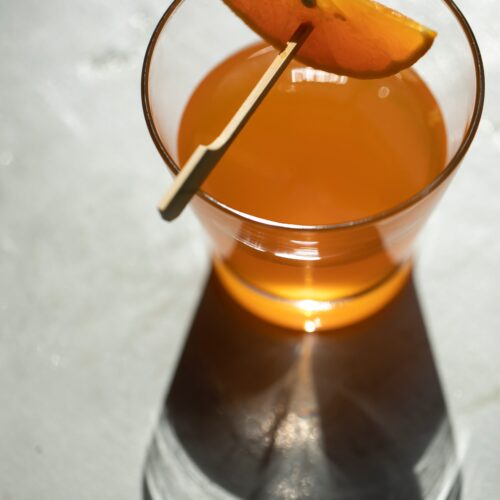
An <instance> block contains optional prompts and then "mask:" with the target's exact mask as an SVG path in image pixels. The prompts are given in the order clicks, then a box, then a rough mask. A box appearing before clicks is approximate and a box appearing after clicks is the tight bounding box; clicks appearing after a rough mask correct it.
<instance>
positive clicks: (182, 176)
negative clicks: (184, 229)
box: [158, 23, 313, 221]
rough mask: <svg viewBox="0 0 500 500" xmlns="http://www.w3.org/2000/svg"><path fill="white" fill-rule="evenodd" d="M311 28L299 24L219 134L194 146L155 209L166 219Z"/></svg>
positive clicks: (185, 199)
mask: <svg viewBox="0 0 500 500" xmlns="http://www.w3.org/2000/svg"><path fill="white" fill-rule="evenodd" d="M312 29H313V28H312V26H311V25H310V24H306V23H304V24H301V25H300V26H299V28H298V29H297V31H296V32H295V33H294V34H293V36H292V38H290V40H289V41H288V43H287V44H286V47H285V48H284V49H283V51H282V52H280V53H279V54H278V55H277V56H276V58H275V59H274V61H273V62H272V63H271V65H270V66H269V68H268V69H267V70H266V72H265V73H264V75H263V76H262V78H261V79H260V80H259V82H258V83H257V85H256V86H255V87H254V89H253V90H252V92H250V94H249V95H248V97H247V98H246V99H245V102H244V103H243V104H242V105H241V107H240V109H239V110H238V111H237V112H236V114H235V115H234V116H233V118H232V119H231V120H230V122H229V123H228V124H227V125H226V128H225V129H224V130H223V131H222V133H221V134H220V135H219V136H218V137H217V138H216V139H215V140H214V141H213V142H212V143H210V144H209V145H208V146H205V145H200V146H198V147H197V148H196V149H195V151H194V153H193V154H192V155H191V157H190V158H189V160H188V161H187V162H186V164H185V165H184V167H183V168H182V170H181V171H180V172H179V173H178V174H177V176H176V177H175V180H174V183H173V185H172V187H171V188H170V190H169V191H168V192H167V193H166V194H165V196H164V197H163V198H162V199H161V201H160V204H159V205H158V210H159V211H160V214H161V216H162V217H163V218H164V219H165V220H167V221H171V220H173V219H175V218H176V217H177V216H178V215H180V213H181V212H182V211H183V210H184V208H185V207H186V205H187V204H188V203H189V202H190V200H191V198H192V197H193V196H194V195H195V194H196V193H197V192H198V189H199V188H200V186H201V185H202V184H203V182H204V181H205V179H206V178H207V177H208V175H209V174H210V172H211V171H212V169H213V168H214V167H215V165H217V162H218V161H219V160H220V159H221V158H222V156H223V154H224V153H225V152H226V151H227V149H228V148H229V146H230V145H231V144H232V142H233V141H234V140H235V139H236V137H237V136H238V134H239V133H240V131H241V130H242V129H243V127H244V126H245V124H246V123H247V121H248V120H249V119H250V117H251V116H252V114H253V113H254V111H255V110H256V109H257V107H258V106H259V104H260V103H261V102H262V100H263V99H264V97H266V95H267V94H268V92H269V91H270V90H271V88H272V87H273V85H274V83H275V82H276V80H278V78H279V77H280V76H281V74H282V73H283V71H284V70H285V69H286V67H287V66H288V64H289V63H290V62H291V60H292V59H293V57H294V55H295V54H296V53H297V51H298V50H299V49H300V47H301V46H302V45H303V43H304V42H305V41H306V39H307V37H308V36H309V34H310V33H311V31H312Z"/></svg>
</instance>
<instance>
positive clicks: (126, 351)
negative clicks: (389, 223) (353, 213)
mask: <svg viewBox="0 0 500 500" xmlns="http://www.w3.org/2000/svg"><path fill="white" fill-rule="evenodd" d="M459 5H460V6H461V7H462V8H463V10H464V12H465V14H466V15H467V17H468V18H469V20H470V22H471V24H472V26H473V28H474V29H475V31H476V33H477V36H478V39H479V43H480V45H481V47H482V51H483V56H484V60H485V64H486V71H487V80H488V95H487V102H486V108H485V113H484V120H483V123H482V125H481V128H480V131H479V134H478V137H477V140H476V142H475V143H474V145H473V147H472V149H471V151H470V153H469V155H468V157H467V159H466V160H465V161H464V163H463V165H462V168H461V171H460V173H459V174H458V175H457V177H456V178H455V180H454V183H453V185H452V187H451V189H450V190H449V192H448V193H447V195H446V196H445V198H444V200H443V201H442V203H441V204H440V206H439V209H438V210H437V212H436V213H435V215H434V216H433V218H432V220H431V222H430V224H429V226H428V228H427V231H426V235H425V245H424V246H423V251H422V253H421V256H420V259H419V263H418V268H417V276H418V288H419V295H420V298H421V301H422V303H423V305H424V311H425V317H426V321H427V324H428V327H429V333H430V336H431V340H432V343H433V347H434V352H435V356H436V359H437V364H438V368H439V371H440V374H441V377H442V383H443V386H444V388H445V392H446V396H447V399H448V404H449V406H450V413H451V419H452V421H453V423H454V426H455V430H456V434H457V440H458V443H459V447H460V451H461V452H462V454H463V456H464V464H463V471H462V472H463V476H464V493H463V500H495V499H496V498H499V497H500V475H499V474H498V471H499V470H500V369H499V368H498V366H499V359H500V285H499V279H500V195H499V193H500V168H499V165H500V90H499V89H500V59H499V58H498V50H500V39H499V38H498V28H499V26H500V4H499V3H498V2H496V1H495V0H481V1H480V2H479V3H478V2H477V1H475V0H461V1H460V2H459ZM164 9H165V2H161V1H159V0H142V1H141V2H139V1H138V0H124V1H122V2H111V1H106V2H102V1H100V0H87V1H86V2H67V1H63V0H47V1H46V2H37V1H35V0H24V1H23V2H14V1H12V0H10V1H9V0H3V1H2V2H1V3H0V55H1V60H2V63H1V71H0V500H32V499H33V498H37V499H38V500H67V499H71V500H86V499H89V500H95V499H100V500H101V499H102V500H106V499H110V500H111V499H113V500H115V499H118V498H119V499H120V500H129V499H130V500H137V499H139V498H140V490H141V474H142V465H143V460H144V454H145V449H146V446H147V443H148V441H149V439H150V436H151V432H152V430H153V428H154V424H155V420H156V417H157V412H158V409H159V407H160V405H161V401H162V397H163V393H164V391H165V388H166V387H167V385H168V379H169V377H170V375H171V371H172V366H173V363H174V362H175V360H176V358H177V355H178V350H179V348H180V346H181V344H182V337H183V333H184V332H185V331H186V329H187V326H188V322H189V318H190V316H191V312H192V310H193V307H194V306H195V303H196V297H197V295H198V293H199V291H200V287H201V285H202V283H203V280H204V273H205V270H206V269H207V264H208V262H207V256H206V249H205V242H204V237H203V234H202V232H201V229H200V227H199V226H198V224H197V222H196V221H195V219H194V217H193V216H192V214H191V213H188V214H186V215H185V216H183V217H182V219H181V220H180V221H179V222H176V223H174V224H172V225H171V226H168V227H167V226H166V225H165V224H164V223H163V222H162V221H161V220H160V218H159V217H158V216H157V213H156V211H155V209H154V205H155V203H156V201H157V199H158V197H159V195H160V194H161V193H162V190H163V187H164V185H165V182H166V181H167V174H166V173H165V170H164V167H163V165H162V162H161V160H160V158H159V156H158V155H157V153H156V151H155V149H154V146H153V144H152V142H151V140H150V138H149V136H148V134H147V131H146V127H145V124H144V120H143V116H142V110H141V105H140V96H139V80H140V69H141V63H142V57H143V53H144V50H145V46H146V43H147V40H148V38H149V34H150V32H151V31H152V28H153V26H154V24H155V23H156V20H157V19H158V18H159V16H160V14H161V13H162V11H163V10H164Z"/></svg>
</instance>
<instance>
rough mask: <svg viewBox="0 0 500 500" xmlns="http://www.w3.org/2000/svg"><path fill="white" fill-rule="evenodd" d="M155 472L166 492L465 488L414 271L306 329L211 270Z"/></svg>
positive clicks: (373, 493) (310, 494)
mask: <svg viewBox="0 0 500 500" xmlns="http://www.w3.org/2000/svg"><path fill="white" fill-rule="evenodd" d="M145 480H146V483H147V485H148V487H147V488H145V490H146V493H145V495H146V497H145V498H152V499H154V500H159V499H175V500H183V499H194V498H196V499H200V500H202V499H204V498H206V499H234V498H236V499H251V500H271V499H280V500H281V499H282V500H305V499H313V500H330V499H332V500H333V499H335V500H337V499H340V500H343V499H356V500H357V499H360V500H372V499H373V500H378V499H381V500H389V499H394V500H399V499H401V500H428V499H433V500H434V499H436V500H438V499H439V500H440V499H451V498H453V499H456V498H459V497H460V473H459V469H458V465H457V459H456V453H455V446H454V442H453V436H452V430H451V425H450V422H449V419H448V412H447V408H446V403H445V400H444V397H443V392H442V387H441V383H440V380H439V375H438V372H437V370H436V365H435V362H434V358H433V355H432V351H431V346H430V344H429V339H428V334H427V330H426V326H425V323H424V320H423V317H422V312H421V309H420V305H419V301H418V297H417V294H416V292H415V287H414V284H413V280H410V281H409V282H408V283H407V285H406V286H405V287H404V289H403V290H402V292H401V293H400V294H399V295H398V296H397V297H396V298H395V299H394V300H393V301H392V302H391V303H390V304H389V305H388V306H387V307H385V308H384V309H383V310H381V311H380V312H379V313H377V314H376V315H374V316H372V317H371V318H369V319H368V320H366V321H364V322H362V323H358V324H357V325H353V326H351V327H347V328H343V329H341V330H335V331H331V332H322V333H321V334H307V333H300V332H295V331H290V330H286V329H283V328H280V327H277V326H274V325H271V324H268V323H266V322H264V321H261V320H259V319H257V318H256V317H254V316H252V315H250V314H249V313H248V312H246V311H245V310H244V309H242V308H241V307H240V306H239V305H237V304H236V303H235V302H234V301H233V300H232V299H231V298H230V296H228V295H227V293H226V292H225V290H224V289H223V288H222V286H221V285H220V283H219V282H218V280H217V278H216V277H215V275H214V274H213V273H212V275H211V276H210V279H209V280H208V282H207V285H206V288H205V291H204V294H203V297H202V299H201V302H200V304H199V307H198V310H197V312H196V315H195V318H194V321H193V323H192V326H191V329H190V332H189V334H188V337H187V340H186V344H185V348H184V351H183V353H182V356H181V359H180V361H179V364H178V367H177V370H176V373H175V376H174V378H173V382H172V385H171V387H170V390H169V392H168V395H167V397H166V400H165V405H164V411H163V414H162V416H161V419H160V422H159V425H158V428H157V431H156V435H155V439H154V440H153V443H152V445H151V448H150V452H149V455H148V459H147V463H146V472H145ZM149 495H151V496H149Z"/></svg>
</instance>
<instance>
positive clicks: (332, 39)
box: [224, 0, 436, 78]
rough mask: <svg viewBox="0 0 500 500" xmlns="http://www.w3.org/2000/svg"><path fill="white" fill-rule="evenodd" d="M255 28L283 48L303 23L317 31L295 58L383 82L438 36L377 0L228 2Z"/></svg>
mask: <svg viewBox="0 0 500 500" xmlns="http://www.w3.org/2000/svg"><path fill="white" fill-rule="evenodd" d="M224 2H225V3H226V4H227V5H228V6H229V7H230V8H231V9H233V11H234V12H235V13H236V14H238V15H239V16H240V17H241V18H242V19H243V20H244V21H245V22H246V23H247V24H248V25H249V26H250V27H251V28H252V29H254V30H255V31H256V32H257V33H259V34H260V35H261V36H262V37H263V38H265V39H266V40H268V41H269V42H270V43H272V44H273V45H274V46H276V47H279V48H281V47H283V46H284V45H285V43H286V42H287V41H288V40H289V38H290V37H291V36H292V34H293V33H294V32H295V30H296V29H297V28H298V26H299V25H300V24H301V23H310V24H312V25H313V26H314V30H313V31H312V33H311V35H310V36H309V38H308V39H307V41H306V42H305V44H304V46H303V47H302V49H301V50H300V52H299V54H298V56H297V59H299V60H300V61H302V62H304V63H305V64H307V65H309V66H313V67H315V68H318V69H322V70H324V71H328V72H331V73H337V74H339V75H347V76H352V77H356V78H379V77H383V76H388V75H391V74H395V73H397V72H398V71H400V70H402V69H404V68H408V67H409V66H411V65H412V64H414V63H415V62H416V61H417V60H418V59H420V57H422V56H423V55H424V54H425V53H426V52H427V51H428V50H429V48H430V47H431V45H432V43H433V41H434V38H435V37H436V33H435V32H434V31H432V30H430V29H428V28H426V27H425V26H422V25H421V24H419V23H417V22H416V21H413V20H412V19H410V18H408V17H406V16H404V15H402V14H400V13H399V12H396V11H394V10H392V9H389V8H388V7H385V6H383V5H381V4H379V3H377V2H374V1H373V0H224Z"/></svg>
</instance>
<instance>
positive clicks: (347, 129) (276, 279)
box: [179, 44, 446, 329]
mask: <svg viewBox="0 0 500 500" xmlns="http://www.w3.org/2000/svg"><path fill="white" fill-rule="evenodd" d="M275 55H276V51H275V50H274V49H273V48H271V47H269V46H267V45H263V44H258V45H255V46H252V47H249V48H247V49H244V50H242V51H240V52H238V53H237V54H235V55H233V56H232V57H230V58H228V59H227V60H225V61H224V62H223V63H222V64H220V65H219V66H217V67H216V68H215V69H214V70H213V71H211V72H210V73H209V74H208V75H207V76H206V78H205V79H204V80H203V81H202V82H201V84H200V85H199V87H198V88H197V89H196V91H195V92H194V94H193V96H192V97H191V99H190V101H189V103H188V105H187V107H186V109H185V112H184V115H183V119H182V122H181V127H180V133H179V158H180V161H181V163H184V162H185V161H186V160H187V159H188V158H189V156H190V154H191V153H192V152H193V150H194V149H195V148H196V146H197V145H198V144H208V143H210V142H211V141H213V140H214V139H215V137H216V136H217V135H218V133H219V132H220V130H221V129H222V128H223V127H224V125H225V124H226V123H227V122H228V121H229V119H230V118H231V116H232V115H233V114H234V112H235V110H236V109H237V108H238V106H239V104H240V103H241V102H242V100H243V99H244V98H245V97H246V95H247V94H248V93H249V92H250V90H251V88H252V86H253V85H254V84H255V82H256V81H257V80H258V78H259V77H260V75H261V74H262V73H263V72H264V71H265V69H266V68H267V67H268V66H269V64H270V62H271V61H272V60H273V58H274V57H275ZM445 163H446V134H445V128H444V123H443V117H442V115H441V112H440V110H439V106H438V105H437V103H436V101H435V99H434V98H433V96H432V94H431V92H430V91H429V89H428V88H427V87H426V86H425V84H424V82H423V81H422V80H421V79H420V78H419V77H418V75H417V73H415V72H414V71H413V70H406V71H403V72H401V73H400V74H397V75H396V76H391V77H387V78H384V79H377V80H357V79H353V78H349V77H345V76H344V77H341V76H337V75H333V74H330V73H326V72H323V71H319V70H315V69H312V68H310V67H305V66H304V65H302V64H300V63H297V62H294V63H292V65H291V66H290V67H289V68H288V70H287V71H286V72H285V74H284V75H283V76H282V77H281V78H280V80H279V81H278V83H277V84H276V85H275V87H274V88H273V90H272V91H271V93H270V94H269V96H268V97H267V98H266V99H265V100H264V102H263V103H262V104H261V106H260V108H259V109H258V111H257V112H256V113H255V115H254V116H253V117H252V120H251V121H250V122H249V123H248V124H247V126H246V127H245V129H244V130H243V132H242V133H241V135H240V136H239V137H238V138H237V139H236V141H235V143H234V144H233V145H232V147H231V148H230V149H229V151H228V152H227V153H226V155H225V156H224V157H223V158H222V160H221V161H220V163H219V164H218V166H217V168H216V169H215V170H214V171H213V172H212V174H211V175H210V177H209V178H208V180H207V181H206V182H205V184H204V185H203V189H204V190H205V191H206V192H207V193H208V194H209V195H210V196H213V197H214V198H216V199H217V200H218V201H220V202H221V203H223V204H225V205H228V206H230V207H233V208H234V209H236V210H238V211H241V212H244V213H247V214H252V216H254V217H258V218H261V219H265V220H268V221H274V222H278V223H282V224H295V225H307V226H320V225H326V224H338V223H344V222H347V221H352V220H360V219H364V218H368V217H370V216H373V215H375V214H377V213H380V212H383V211H385V210H388V209H390V208H391V207H393V206H396V205H398V204H399V203H401V202H403V201H404V200H407V199H409V198H411V197H412V196H413V195H414V194H416V193H417V192H418V191H420V190H421V189H423V188H424V187H425V186H426V185H428V184H429V183H430V182H431V181H432V180H433V179H434V178H435V177H437V175H438V174H439V172H440V171H441V170H442V169H443V168H444V166H445ZM200 215H201V216H202V217H203V209H201V214H200ZM369 233H371V234H370V236H371V237H372V239H373V241H372V243H371V244H367V246H366V248H365V249H361V250H360V251H357V252H353V253H352V255H350V256H343V257H342V259H338V258H335V256H326V255H323V256H322V255H321V254H320V252H319V251H318V249H317V248H316V245H315V244H314V239H313V240H311V242H310V246H309V247H307V245H306V247H305V248H304V249H303V250H302V251H300V252H293V251H292V252H279V251H277V249H275V250H276V251H274V252H273V249H272V248H269V249H267V251H268V252H267V253H268V254H267V255H266V252H260V251H259V249H255V248H252V247H249V246H248V245H246V244H238V243H236V244H234V245H233V246H232V248H231V249H230V250H228V251H227V252H225V253H224V254H223V255H220V256H219V258H218V259H217V269H218V271H219V272H220V273H221V275H222V278H223V281H224V282H225V283H226V285H228V286H229V289H230V290H231V291H232V292H233V294H234V295H235V297H236V298H237V299H239V300H240V301H242V302H243V303H244V304H245V305H246V306H247V307H249V308H250V309H252V310H254V312H257V313H258V314H260V315H263V316H265V317H267V318H269V319H274V320H275V321H276V320H277V321H279V322H281V323H284V324H288V325H291V326H298V327H301V326H303V325H304V324H306V327H307V328H309V329H311V328H313V326H314V328H317V327H321V326H324V325H325V323H326V324H328V323H330V322H331V319H330V318H329V316H333V315H332V314H331V312H330V314H328V312H329V311H331V310H333V305H332V301H336V300H339V299H341V300H345V299H347V298H351V297H354V296H357V295H358V294H362V293H363V292H365V291H366V290H368V289H371V288H372V287H374V286H376V285H379V284H382V283H383V282H385V281H386V280H387V281H391V280H393V279H394V278H396V276H397V271H398V270H399V269H400V268H401V262H400V260H401V259H400V258H398V257H396V258H394V257H393V256H392V255H391V252H390V249H388V248H386V247H385V246H384V243H383V241H382V239H381V238H379V235H378V234H377V231H376V229H374V228H371V229H370V231H369ZM298 239H300V238H298ZM350 239H351V234H350V233H349V232H346V233H345V237H344V244H345V245H346V246H347V247H349V245H350ZM223 240H224V236H222V237H219V241H218V244H219V245H218V246H220V247H221V248H223V247H224V246H225V245H224V241H223ZM353 243H354V242H353ZM398 246H399V247H402V248H405V249H406V245H405V241H404V239H403V240H402V241H400V242H399V244H398ZM353 250H354V245H353ZM400 282H401V280H398V283H400ZM396 289H397V286H396V284H394V286H391V293H392V292H393V291H395V290H396ZM254 292H255V293H254ZM378 293H379V294H381V297H380V299H379V300H377V298H376V297H372V299H371V300H370V304H368V306H364V305H363V304H362V303H358V305H356V306H355V309H357V311H351V313H350V314H349V316H351V315H352V314H353V313H354V314H355V316H356V317H360V316H363V315H365V314H366V313H367V312H368V311H371V310H372V307H371V304H372V303H373V302H379V301H383V300H384V298H385V296H386V295H387V290H386V289H385V288H384V287H380V288H379V290H378ZM266 295H267V296H268V298H272V299H274V301H271V300H268V301H266V300H265V297H266ZM287 303H288V305H289V307H286V308H285V309H286V310H284V304H287ZM297 303H298V306H297ZM330 306H331V307H330ZM304 307H305V309H306V310H303V309H304ZM315 309H316V310H315ZM351 309H353V308H351ZM311 310H312V311H311ZM311 313H314V314H311ZM285 316H286V318H285ZM335 316H337V321H336V323H339V322H340V323H342V322H343V321H341V318H339V317H338V311H336V312H335ZM311 321H312V322H311Z"/></svg>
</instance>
